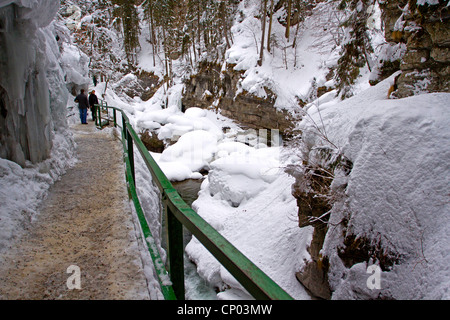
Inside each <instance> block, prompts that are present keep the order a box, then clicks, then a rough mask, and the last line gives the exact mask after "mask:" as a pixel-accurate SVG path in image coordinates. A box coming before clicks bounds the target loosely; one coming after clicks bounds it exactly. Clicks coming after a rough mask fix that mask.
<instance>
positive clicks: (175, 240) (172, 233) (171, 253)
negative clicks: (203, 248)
mask: <svg viewBox="0 0 450 320" xmlns="http://www.w3.org/2000/svg"><path fill="white" fill-rule="evenodd" d="M165 207H166V223H167V238H168V239H167V241H168V258H169V270H170V271H169V274H170V280H171V281H172V287H173V291H174V292H175V295H176V297H177V299H178V300H184V299H185V297H184V290H185V289H184V257H183V255H184V248H183V225H182V224H181V222H180V221H178V219H177V218H176V217H175V215H174V214H173V213H172V211H171V209H170V208H169V206H167V205H166V206H165Z"/></svg>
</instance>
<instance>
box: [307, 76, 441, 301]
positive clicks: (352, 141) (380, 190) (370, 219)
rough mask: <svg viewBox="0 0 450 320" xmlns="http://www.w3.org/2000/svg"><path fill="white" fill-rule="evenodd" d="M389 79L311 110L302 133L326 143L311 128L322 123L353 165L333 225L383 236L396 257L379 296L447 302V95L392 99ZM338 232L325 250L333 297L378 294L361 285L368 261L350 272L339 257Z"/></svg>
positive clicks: (355, 232)
mask: <svg viewBox="0 0 450 320" xmlns="http://www.w3.org/2000/svg"><path fill="white" fill-rule="evenodd" d="M392 78H393V77H391V78H390V79H387V80H386V81H384V82H382V83H380V84H379V85H377V86H375V87H372V88H369V89H368V90H366V91H364V92H362V93H360V94H359V95H357V96H355V97H353V98H351V99H348V100H346V101H344V102H341V103H338V104H334V105H328V106H327V105H323V106H321V107H319V108H317V106H314V107H311V108H310V110H309V113H310V115H311V118H307V119H305V120H304V121H303V123H302V129H303V130H304V131H303V138H304V141H306V143H307V144H308V145H309V147H313V148H314V147H318V146H320V145H327V142H325V141H324V139H323V138H321V137H320V136H319V135H317V129H316V127H315V126H314V125H313V120H314V122H315V123H322V121H323V127H324V128H325V131H326V133H327V137H328V139H329V140H330V141H331V142H332V143H333V144H334V145H336V146H337V147H339V148H340V149H341V151H342V152H343V154H344V155H345V156H346V157H348V158H349V159H350V160H351V161H352V162H353V169H352V171H351V173H350V175H349V177H348V181H347V182H348V186H347V188H346V193H345V197H344V198H343V199H340V200H339V202H338V204H336V205H335V208H334V210H333V211H332V214H331V218H330V224H332V225H334V224H336V223H339V222H340V221H342V219H343V218H344V217H346V218H349V219H350V220H349V223H348V226H347V230H345V232H346V235H355V236H357V237H365V238H369V239H371V240H372V241H374V242H376V241H380V243H381V245H382V247H383V248H385V250H387V251H389V252H393V253H395V254H396V255H398V257H399V259H398V261H397V263H395V264H394V266H393V267H392V269H391V270H389V271H385V272H383V273H382V275H381V281H382V288H381V293H382V294H383V295H384V296H388V297H393V298H395V299H430V298H431V299H448V298H449V297H450V296H449V292H448V288H449V284H450V282H449V281H450V273H449V272H450V269H449V267H448V265H449V262H450V254H449V253H448V248H449V244H450V241H449V240H450V239H449V226H450V216H449V212H450V205H449V202H448V187H449V183H450V180H449V175H448V173H449V163H450V162H449V160H450V145H449V141H450V139H449V138H450V132H449V130H448V128H449V127H450V111H449V110H450V109H449V107H450V102H449V98H450V94H448V93H434V94H422V95H418V96H414V97H410V98H405V99H398V100H389V99H386V92H387V90H388V88H389V86H390V84H391V82H392V80H393V79H392ZM342 232H344V231H343V229H341V227H336V228H332V229H331V230H330V231H329V232H328V234H327V237H326V239H325V244H324V249H323V253H324V254H325V255H327V256H329V257H330V263H331V269H330V272H329V275H330V281H331V285H332V288H333V289H334V290H336V291H335V293H334V295H333V298H341V299H342V298H343V299H353V298H375V297H377V296H378V294H379V293H380V291H379V290H378V291H377V290H375V291H371V290H369V289H368V288H367V286H366V280H367V278H368V275H367V274H366V269H367V265H366V263H365V262H363V263H360V264H357V265H354V266H353V267H351V268H350V269H347V268H345V267H344V266H343V265H342V262H341V261H340V259H339V258H338V256H337V252H338V250H339V249H338V248H339V247H343V238H342ZM373 263H379V262H375V261H374V262H373ZM356 292H359V294H357V293H356Z"/></svg>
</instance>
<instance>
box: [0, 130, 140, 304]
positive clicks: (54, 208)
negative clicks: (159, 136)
mask: <svg viewBox="0 0 450 320" xmlns="http://www.w3.org/2000/svg"><path fill="white" fill-rule="evenodd" d="M72 130H73V131H74V133H75V141H76V143H77V158H78V162H77V164H76V165H75V166H74V167H73V168H71V169H69V170H68V171H67V173H66V174H65V175H63V176H62V177H61V180H60V181H57V182H56V183H55V184H54V185H53V186H52V187H51V188H50V190H49V195H48V197H47V199H46V200H44V201H43V203H42V205H41V207H40V210H39V211H40V213H39V215H38V216H37V218H36V220H35V221H34V222H33V223H31V224H30V227H29V230H28V232H27V233H26V234H25V235H24V236H23V237H22V238H19V239H17V240H16V241H15V242H13V243H12V244H11V248H10V249H9V250H5V253H4V254H3V255H2V256H0V298H2V299H149V292H148V288H147V279H146V277H145V275H144V272H143V267H142V261H141V256H140V253H139V246H138V241H137V239H136V232H135V225H134V223H133V217H132V211H131V207H130V205H129V202H128V200H127V199H128V196H127V190H126V183H125V178H124V171H123V170H124V168H123V161H122V157H121V154H122V152H121V146H120V143H119V142H118V141H117V140H115V139H114V137H113V136H112V134H111V131H109V132H108V131H106V132H99V131H97V130H96V129H95V127H94V125H93V123H92V122H89V125H87V126H83V125H81V124H79V125H74V126H73V127H72ZM70 266H75V267H71V268H72V269H71V268H69V267H70ZM77 267H78V268H79V273H78V272H77V271H76V270H77ZM68 268H69V269H68ZM78 275H79V276H80V277H79V278H80V280H81V282H80V285H81V289H77V288H76V287H75V288H74V287H73V286H74V285H75V286H76V284H77V282H76V278H77V276H78ZM70 288H72V289H70Z"/></svg>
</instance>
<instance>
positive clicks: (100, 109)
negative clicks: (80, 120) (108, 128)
mask: <svg viewBox="0 0 450 320" xmlns="http://www.w3.org/2000/svg"><path fill="white" fill-rule="evenodd" d="M102 107H103V106H99V107H98V116H97V121H98V126H99V127H100V128H102Z"/></svg>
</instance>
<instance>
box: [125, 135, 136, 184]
mask: <svg viewBox="0 0 450 320" xmlns="http://www.w3.org/2000/svg"><path fill="white" fill-rule="evenodd" d="M125 130H126V133H127V134H126V137H127V142H128V145H127V151H128V159H130V167H131V175H132V176H133V182H134V184H135V185H136V175H135V174H134V152H133V138H132V137H131V134H130V133H129V132H128V129H127V128H126V127H125Z"/></svg>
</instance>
